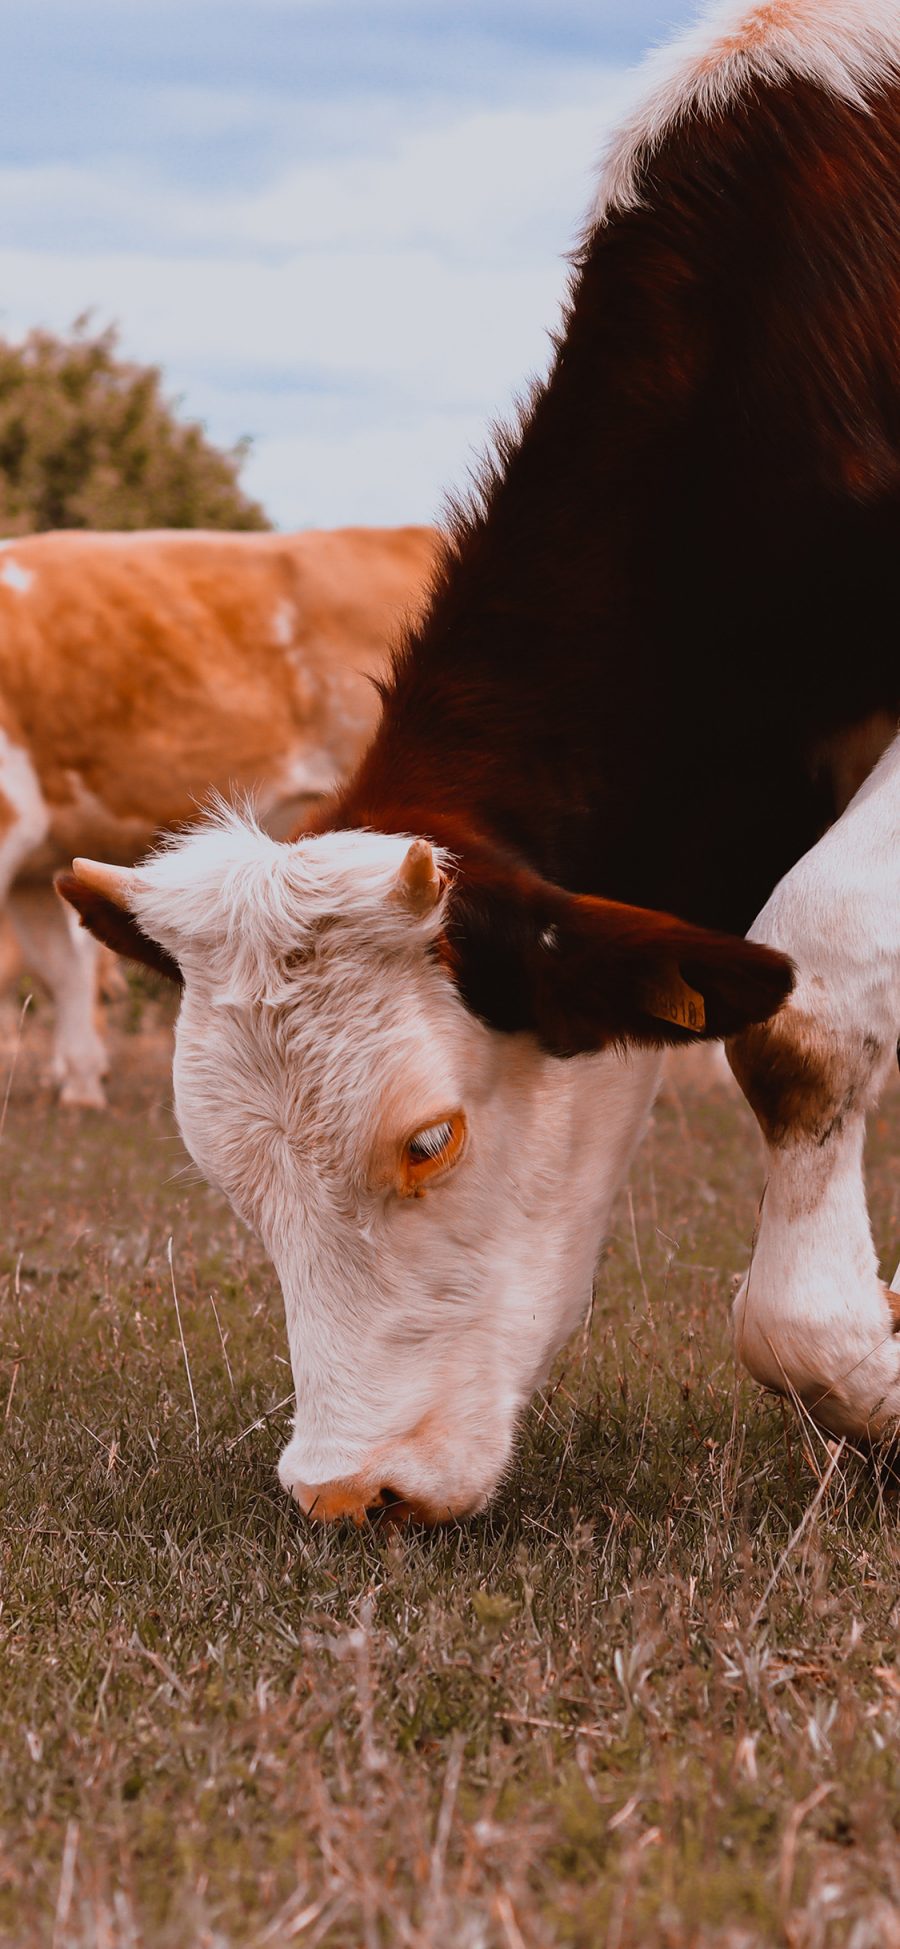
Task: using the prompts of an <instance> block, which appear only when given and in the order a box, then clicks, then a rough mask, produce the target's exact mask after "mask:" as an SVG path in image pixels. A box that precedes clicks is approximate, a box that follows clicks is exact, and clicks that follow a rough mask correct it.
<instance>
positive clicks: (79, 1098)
mask: <svg viewBox="0 0 900 1949" xmlns="http://www.w3.org/2000/svg"><path fill="white" fill-rule="evenodd" d="M8 904H9V913H10V917H11V920H12V923H13V926H14V928H15V930H16V933H17V935H18V937H19V942H20V944H21V948H22V953H23V955H24V957H25V961H26V963H27V966H28V968H29V969H30V971H31V972H32V973H33V974H36V975H37V976H38V977H39V979H40V980H41V981H42V982H44V984H45V986H46V987H47V988H49V990H50V994H51V996H52V999H53V1005H54V1010H55V1023H54V1035H53V1080H54V1082H55V1083H57V1084H58V1086H59V1091H60V1100H61V1102H63V1103H66V1104H71V1105H72V1106H77V1107H80V1108H84V1109H92V1110H102V1109H103V1107H104V1104H105V1102H106V1097H105V1095H104V1091H103V1080H102V1079H103V1077H104V1076H105V1074H106V1069H107V1058H106V1050H105V1048H104V1045H103V1042H102V1039H101V1037H100V1034H99V1032H98V1028H97V1010H96V1002H97V960H98V952H99V950H98V944H97V942H96V941H95V940H94V939H93V936H92V935H90V934H88V933H87V932H86V930H85V929H84V928H83V927H79V926H78V924H77V923H76V924H75V925H74V926H71V925H70V921H71V920H74V915H73V914H72V913H71V910H70V909H69V908H68V907H66V906H64V905H63V902H62V901H61V900H60V899H59V897H58V896H57V894H56V893H55V892H54V890H53V888H52V886H49V885H41V884H39V883H37V882H35V883H34V884H29V883H23V884H20V885H18V886H15V887H13V888H12V889H11V891H10V894H9V903H8Z"/></svg>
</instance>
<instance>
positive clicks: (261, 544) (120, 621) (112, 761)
mask: <svg viewBox="0 0 900 1949" xmlns="http://www.w3.org/2000/svg"><path fill="white" fill-rule="evenodd" d="M434 549H435V537H434V534H433V532H432V531H431V530H430V529H426V528H401V529H345V530H343V531H339V532H337V533H317V532H314V531H313V532H310V533H307V534H298V535H276V534H225V533H215V532H210V533H206V532H196V531H184V532H181V531H172V532H159V533H154V532H143V533H136V534H90V533H80V532H68V533H60V534H44V535H35V536H29V537H27V538H23V539H22V540H19V541H14V542H7V543H5V544H3V545H2V547H0V903H6V904H7V906H8V909H9V912H10V916H11V918H12V921H13V924H14V926H15V928H16V931H17V933H18V934H19V937H20V942H21V946H22V950H23V954H24V956H25V959H26V961H27V963H28V965H29V967H30V968H31V969H32V970H33V971H34V972H35V973H36V974H38V975H41V976H42V977H43V979H44V980H45V981H46V982H47V985H48V986H49V988H50V990H51V993H52V995H53V998H54V1001H55V1005H56V1054H55V1067H56V1073H57V1080H58V1082H59V1084H60V1086H61V1089H62V1094H63V1099H64V1100H65V1101H68V1102H72V1103H86V1104H94V1103H101V1102H102V1100H103V1092H102V1084H101V1074H102V1070H103V1066H104V1053H103V1049H102V1045H101V1042H100V1039H99V1036H98V1032H97V1028H96V1024H95V1020H94V967H93V961H94V955H93V944H92V942H91V940H90V938H89V937H88V936H87V935H85V934H84V933H83V932H82V931H81V930H80V929H76V930H74V933H73V930H72V929H71V927H70V925H69V922H70V920H71V915H70V913H69V910H68V909H67V908H65V907H64V906H61V905H60V903H59V901H58V900H57V898H56V896H55V894H54V892H53V888H52V881H53V875H54V873H55V872H56V871H57V870H58V869H59V868H60V867H62V866H65V865H67V864H68V863H69V861H70V860H71V858H72V854H73V851H74V852H99V853H103V854H105V855H107V856H109V857H110V858H112V859H115V860H118V861H120V862H122V863H127V862H128V861H131V860H134V859H135V858H137V857H138V856H139V855H140V854H141V853H143V852H145V851H146V849H147V847H148V845H150V844H151V843H152V841H153V839H154V838H155V836H156V835H157V834H158V833H160V832H161V831H165V830H171V829H172V828H173V827H177V826H179V825H182V824H184V823H185V822H186V821H188V820H190V819H191V818H193V817H196V814H197V810H198V807H199V806H200V805H202V804H203V802H204V801H205V800H206V799H207V798H208V796H209V794H210V792H211V791H218V792H222V793H227V794H229V796H231V795H234V794H235V793H237V794H242V793H247V794H249V795H251V796H252V798H253V800H254V802H255V804H256V805H257V806H258V809H259V814H260V816H261V817H262V819H263V820H264V822H265V823H266V824H267V825H268V826H269V827H270V828H271V829H273V830H278V831H281V832H282V833H283V832H286V831H287V830H288V829H289V828H290V826H291V825H292V824H296V821H297V818H298V817H299V816H300V814H301V813H302V812H303V811H304V810H305V809H307V808H308V807H309V806H310V805H311V804H313V803H315V802H316V801H317V800H319V799H321V798H322V796H323V795H324V794H325V793H327V792H329V791H331V790H332V789H333V788H334V786H335V785H336V783H337V782H338V781H339V780H340V779H341V778H342V777H343V776H344V775H345V773H346V772H347V771H348V770H349V769H350V767H351V766H352V764H353V763H354V762H355V760H356V759H357V758H358V756H359V753H360V751H361V750H362V748H363V746H364V744H365V742H366V740H367V738H368V737H369V735H370V734H371V731H372V728H373V726H374V723H375V720H376V718H377V714H378V694H377V690H376V687H375V683H374V682H373V681H372V680H373V679H376V680H377V679H379V678H380V677H382V676H383V675H384V670H385V664H386V659H387V650H388V644H389V642H390V640H391V637H392V634H393V633H394V632H395V631H396V629H397V628H398V627H400V626H402V624H403V623H404V622H405V621H406V620H408V619H409V618H410V617H412V616H413V615H414V614H415V613H416V610H417V607H418V606H419V605H420V604H421V601H422V598H423V594H424V590H425V587H426V585H427V582H428V578H429V575H430V572H431V566H432V562H433V558H434Z"/></svg>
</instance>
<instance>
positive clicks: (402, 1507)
mask: <svg viewBox="0 0 900 1949" xmlns="http://www.w3.org/2000/svg"><path fill="white" fill-rule="evenodd" d="M291 1494H292V1496H293V1497H294V1500H295V1502H297V1503H299V1505H300V1508H301V1509H302V1510H303V1513H304V1515H306V1516H309V1517H310V1518H311V1520H312V1521H313V1522H316V1523H333V1522H338V1521H341V1520H345V1521H349V1522H351V1523H355V1524H356V1526H357V1528H358V1529H359V1528H361V1527H362V1525H363V1524H364V1523H366V1522H369V1521H376V1522H378V1523H379V1525H382V1524H383V1525H387V1526H390V1525H391V1524H402V1523H422V1524H424V1525H425V1526H426V1527H427V1528H428V1529H435V1528H437V1526H438V1524H440V1523H449V1522H453V1521H454V1520H455V1519H456V1518H457V1517H460V1516H468V1515H471V1514H472V1513H473V1510H474V1507H475V1505H474V1504H473V1503H471V1502H468V1503H462V1502H457V1503H455V1504H452V1503H450V1502H446V1503H442V1502H440V1501H439V1500H438V1499H437V1498H436V1497H431V1496H429V1497H425V1496H422V1495H412V1494H407V1493H405V1492H404V1490H403V1489H402V1487H401V1486H399V1485H398V1486H397V1487H396V1488H395V1487H394V1486H392V1484H390V1483H389V1482H372V1481H371V1480H366V1479H365V1478H364V1477H362V1476H345V1477H344V1478H343V1479H341V1480H339V1481H335V1482H319V1483H316V1484H309V1483H306V1482H293V1483H292V1484H291Z"/></svg>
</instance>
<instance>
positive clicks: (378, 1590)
mask: <svg viewBox="0 0 900 1949" xmlns="http://www.w3.org/2000/svg"><path fill="white" fill-rule="evenodd" d="M142 1010H143V1014H144V1018H145V1019H144V1021H143V1023H142V1024H141V1025H138V1023H137V1021H136V1019H135V1018H136V1016H137V1015H138V1014H140V1013H141V1011H142ZM116 1012H117V1017H118V1028H117V1052H116V1054H117V1067H116V1073H115V1077H114V1080H113V1087H112V1096H113V1108H112V1110H111V1112H110V1114H109V1116H108V1117H106V1118H100V1117H97V1116H96V1115H88V1114H85V1115H81V1116H79V1115H75V1114H72V1113H65V1112H61V1111H59V1110H58V1109H55V1108H53V1107H52V1106H51V1105H50V1103H49V1101H48V1098H47V1096H46V1095H45V1093H44V1092H43V1091H42V1089H41V1088H40V1084H39V1072H40V1065H41V1061H42V1059H43V1058H44V1056H45V1054H46V1011H45V1010H43V1009H42V1007H41V1006H40V1004H38V1005H37V1007H36V1009H35V1010H34V1011H33V1013H32V1014H30V1015H29V1017H28V1018H27V1019H26V1026H25V1032H24V1038H23V1045H22V1050H21V1054H20V1058H19V1062H18V1066H17V1069H16V1072H15V1075H14V1077H13V1082H12V1089H11V1094H10V1100H9V1106H8V1113H7V1116H6V1120H5V1126H4V1128H3V1130H2V1136H0V1176H2V1188H3V1197H4V1200H5V1211H6V1234H5V1242H4V1244H3V1250H2V1258H0V1423H2V1434H3V1443H2V1463H0V1468H2V1490H0V1496H2V1502H0V1507H2V1538H0V1565H2V1592H0V1748H2V1752H0V1942H2V1944H3V1945H8V1949H31V1945H36V1944H41V1945H52V1949H88V1946H90V1949H101V1945H102V1949H144V1945H152V1946H153V1949H199V1945H208V1949H231V1946H232V1945H235V1946H237V1945H241V1946H243V1945H254V1949H264V1945H273V1949H280V1945H282V1944H293V1943H299V1944H300V1945H301V1949H313V1945H318V1944H322V1945H325V1946H326V1949H357V1945H359V1946H360V1949H375V1945H395V1944H396V1945H411V1946H412V1949H425V1945H433V1949H523V1945H527V1949H544V1945H551V1944H552V1945H557V1944H564V1945H578V1949H595V1945H605V1946H606V1949H652V1946H654V1945H657V1944H659V1945H666V1949H688V1945H690V1946H691V1949H694V1946H695V1945H696V1949H711V1946H712V1945H718V1946H720V1949H756V1946H757V1945H763V1944H765V1945H768V1944H773V1943H784V1944H787V1945H790V1949H837V1945H841V1949H844V1945H847V1949H891V1946H892V1945H897V1944H900V1790H898V1789H900V1778H898V1773H900V1661H898V1659H897V1639H898V1621H900V1582H898V1565H900V1531H898V1514H900V1512H898V1501H897V1491H896V1490H895V1489H894V1488H893V1487H892V1486H891V1484H890V1482H889V1481H888V1480H886V1479H885V1478H884V1476H881V1477H880V1476H879V1475H878V1474H877V1473H876V1472H874V1471H873V1469H872V1467H871V1466H870V1465H869V1464H867V1463H866V1462H865V1461H864V1460H862V1459H859V1458H857V1457H856V1456H855V1455H853V1454H850V1453H847V1452H845V1453H843V1454H841V1455H839V1456H838V1457H837V1459H835V1455H834V1453H833V1452H832V1451H829V1449H828V1448H827V1446H826V1445H825V1444H824V1443H823V1441H822V1440H821V1438H819V1437H818V1436H815V1435H813V1434H809V1435H808V1436H807V1437H804V1435H803V1432H802V1431H801V1430H800V1429H799V1428H798V1426H797V1424H796V1423H793V1424H789V1423H788V1422H787V1421H786V1420H785V1419H784V1418H783V1416H782V1413H781V1411H780V1409H779V1407H778V1405H777V1404H775V1403H771V1402H769V1401H767V1400H765V1399H763V1398H762V1397H761V1396H760V1395H759V1394H758V1393H757V1392H756V1391H755V1390H754V1389H753V1387H752V1386H750V1385H749V1384H747V1383H740V1384H736V1383H735V1380H734V1376H733V1370H732V1365H731V1358H730V1353H729V1344H728V1331H727V1321H726V1311H727V1302H728V1298H729V1292H730V1286H731V1279H732V1275H733V1274H734V1273H735V1272H736V1271H738V1270H739V1269H740V1268H741V1267H742V1266H743V1265H744V1264H745V1262H746V1258H747V1252H748V1242H749V1239H750V1235H751V1231H752V1226H753V1220H754V1214H755V1210H756V1204H757V1199H758V1195H759V1190H760V1184H761V1153H760V1147H759V1144H758V1140H757V1137H756V1130H755V1126H754V1124H753V1122H752V1119H751V1118H750V1115H749V1112H747V1111H746V1109H745V1108H744V1106H743V1104H742V1103H741V1102H740V1101H739V1100H736V1099H734V1098H731V1097H726V1096H725V1095H724V1094H722V1093H715V1094H712V1093H710V1094H707V1095H702V1096H701V1095H698V1094H696V1093H695V1092H694V1091H693V1090H692V1088H691V1086H690V1083H689V1079H688V1078H687V1077H686V1076H685V1077H682V1078H681V1079H680V1080H679V1083H678V1087H679V1091H680V1100H679V1099H676V1097H675V1096H673V1094H672V1093H671V1092H670V1093H669V1094H667V1095H666V1096H665V1097H664V1098H663V1099H662V1100H661V1102H660V1105H659V1107H658V1110H657V1113H656V1119H655V1125H654V1129H653V1132H652V1135H651V1138H650V1140H649V1142H648V1144H647V1146H646V1148H645V1149H644V1151H643V1154H642V1156H641V1158H640V1160H639V1162H638V1165H637V1168H636V1170H635V1173H634V1176H633V1180H632V1187H631V1195H632V1202H631V1205H630V1206H629V1202H628V1200H627V1199H625V1200H623V1202H622V1204H621V1205H620V1207H619V1209H618V1213H617V1217H616V1222H615V1227H614V1233H613V1237H612V1239H611V1240H610V1243H609V1247H608V1250H607V1252H606V1255H605V1257H604V1261H603V1264H602V1266H601V1269H600V1273H599V1277H598V1283H597V1295H596V1303H595V1308H594V1314H593V1320H592V1323H591V1325H590V1328H589V1330H587V1331H586V1333H585V1335H584V1336H583V1340H582V1342H581V1344H577V1345H573V1346H572V1348H571V1349H570V1350H569V1353H568V1355H567V1356H566V1358H565V1359H564V1360H563V1361H562V1362H561V1363H560V1364H559V1366H558V1369H557V1372H556V1375H555V1379H554V1383H553V1386H552V1388H551V1389H550V1390H549V1391H548V1393H547V1395H546V1397H545V1398H544V1399H543V1401H542V1402H540V1403H538V1404H536V1405H535V1407H534V1408H533V1409H532V1411H531V1413H530V1414H529V1416H528V1419H527V1422H526V1425H525V1427H524V1430H523V1434H522V1441H521V1448H520V1453H519V1456H518V1459H517V1463H516V1467H515V1470H514V1473H513V1474H512V1476H511V1479H510V1481H509V1483H508V1485H507V1487H506V1488H505V1490H504V1491H503V1493H502V1494H501V1496H500V1497H499V1499H498V1501H497V1503H496V1505H495V1506H494V1507H493V1508H492V1509H491V1511H490V1513H489V1514H487V1515H486V1516H485V1517H484V1518H482V1519H481V1520H479V1521H477V1522H474V1523H472V1524H470V1525H469V1526H468V1527H465V1528H457V1529H452V1530H449V1531H448V1532H446V1533H443V1534H433V1535H422V1534H418V1533H414V1532H399V1533H398V1532H396V1531H390V1530H379V1529H378V1528H375V1527H372V1528H369V1529H365V1530H363V1531H360V1532H357V1531H355V1530H353V1529H349V1530H344V1529H341V1530H337V1529H335V1530H319V1529H311V1528H309V1527H307V1526H306V1525H305V1524H304V1522H303V1520H302V1519H301V1518H300V1516H299V1515H298V1513H297V1511H296V1510H295V1509H294V1508H293V1507H292V1506H291V1505H290V1504H289V1503H288V1501H287V1500H286V1499H285V1498H284V1497H283V1496H282V1494H281V1492H280V1491H279V1489H278V1487H277V1485H276V1481H275V1475H274V1464H275V1460H276V1456H277V1453H278V1449H279V1446H280V1444H281V1442H282V1439H283V1437H284V1433H285V1429H286V1427H287V1420H288V1408H287V1404H286V1403H285V1400H284V1397H285V1396H286V1395H287V1394H288V1393H289V1389H290V1374H289V1370H288V1368H287V1366H286V1365H285V1343H284V1334H283V1327H282V1319H281V1307H280V1300H279V1296H278V1293H277V1290H276V1288H275V1284H274V1280H273V1277H272V1275H271V1274H270V1272H269V1269H268V1267H267V1265H266V1263H265V1261H264V1260H263V1258H262V1256H261V1254H260V1252H259V1251H258V1250H257V1249H256V1247H255V1246H254V1244H253V1243H252V1242H251V1241H250V1240H249V1239H248V1238H247V1237H246V1236H245V1235H244V1234H243V1232H242V1231H241V1230H240V1229H239V1228H238V1226H237V1224H236V1223H235V1222H234V1220H233V1219H232V1218H231V1216H230V1214H229V1212H228V1211H227V1210H226V1209H225V1208H224V1206H223V1204H222V1203H221V1202H220V1200H219V1199H218V1198H217V1197H215V1196H213V1195H212V1194H211V1193H210V1192H209V1191H208V1190H207V1189H205V1188H204V1187H203V1186H202V1185H200V1184H197V1183H195V1182H192V1181H191V1178H190V1177H189V1176H188V1177H186V1176H184V1175H182V1174H181V1171H182V1166H183V1163H184V1159H183V1154H182V1152H181V1150H180V1147H179V1144H178V1141H177V1139H176V1138H175V1136H174V1126H173V1123H172V1119H171V1115H170V1111H169V1108H168V1103H169V1089H170V1086H169V1075H168V1046H167V1041H168V1031H167V1028H166V1025H165V1022H164V1021H163V1019H162V1012H161V1006H160V1005H157V1004H150V1005H144V1004H141V1003H140V1002H139V1001H138V1002H134V1003H132V1004H129V1003H127V1002H126V1003H124V1004H118V1005H117V1011H116ZM5 1019H6V1023H7V1028H8V1029H10V1030H11V1025H12V1020H13V1017H12V1012H11V1010H10V1011H9V1012H8V1015H7V1017H6V1018H5ZM9 1041H10V1036H9V1035H7V1038H6V1044H5V1053H4V1054H3V1055H2V1077H0V1084H2V1086H5V1080H4V1079H5V1075H6V1072H7V1069H8V1062H9ZM0 1096H2V1087H0ZM898 1155H900V1090H896V1089H894V1090H893V1091H892V1094H891V1096H890V1099H889V1101H888V1103H887V1105H886V1107H885V1109H884V1112H883V1114H882V1115H881V1116H880V1117H879V1119H878V1121H877V1125H876V1127H875V1128H874V1129H873V1131H872V1133H871V1142H870V1186H871V1191H872V1201H873V1208H874V1219H875V1226H876V1233H877V1238H878V1243H879V1246H880V1248H881V1249H882V1250H883V1253H884V1261H885V1264H886V1266H888V1267H889V1269H890V1270H892V1269H893V1264H894V1260H895V1259H896V1257H897V1254H898V1252H900V1179H898V1174H897V1169H896V1159H897V1157H898ZM892 1159H893V1160H894V1161H893V1162H892ZM632 1214H633V1216H632ZM170 1235H171V1236H172V1237H173V1239H174V1269H175V1279H176V1282H177V1291H178V1297H179V1301H180V1311H181V1321H182V1325H183V1330H184V1340H185V1345H186V1348H187V1352H188V1356H189V1361H190V1373H191V1377H192V1384H193V1389H194V1394H195V1397H196V1415H197V1426H196V1427H195V1419H194V1411H193V1407H192V1402H191V1396H190V1393H189V1389H188V1380H187V1374H186V1370H185V1362H184V1358H183V1354H182V1346H181V1341H180V1338H179V1329H178V1321H177V1318H176V1312H175V1307H174V1302H173V1295H172V1286H171V1281H170V1274H169V1266H168V1263H167V1256H166V1242H167V1240H168V1238H169V1236H170ZM829 1470H830V1471H831V1473H830V1475H829V1474H828V1471H829ZM826 1478H827V1480H826Z"/></svg>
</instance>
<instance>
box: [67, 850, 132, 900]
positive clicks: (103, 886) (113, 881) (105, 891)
mask: <svg viewBox="0 0 900 1949" xmlns="http://www.w3.org/2000/svg"><path fill="white" fill-rule="evenodd" d="M72 872H73V873H74V875H75V878H76V880H78V881H79V882H80V883H81V885H82V886H83V887H87V888H88V889H89V890H90V892H91V893H101V894H102V895H103V898H104V900H111V901H112V903H113V906H114V907H122V908H124V910H125V912H126V913H127V912H130V909H131V895H132V893H133V892H136V891H137V888H138V886H139V884H140V875H139V874H138V873H137V872H136V871H135V869H134V867H133V866H107V865H105V863H104V861H103V860H99V859H73V861H72Z"/></svg>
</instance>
